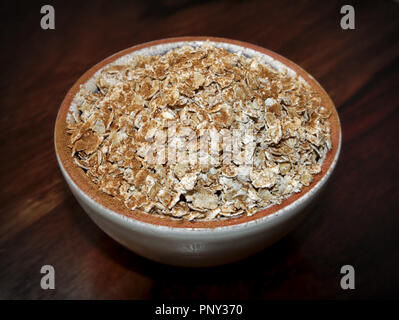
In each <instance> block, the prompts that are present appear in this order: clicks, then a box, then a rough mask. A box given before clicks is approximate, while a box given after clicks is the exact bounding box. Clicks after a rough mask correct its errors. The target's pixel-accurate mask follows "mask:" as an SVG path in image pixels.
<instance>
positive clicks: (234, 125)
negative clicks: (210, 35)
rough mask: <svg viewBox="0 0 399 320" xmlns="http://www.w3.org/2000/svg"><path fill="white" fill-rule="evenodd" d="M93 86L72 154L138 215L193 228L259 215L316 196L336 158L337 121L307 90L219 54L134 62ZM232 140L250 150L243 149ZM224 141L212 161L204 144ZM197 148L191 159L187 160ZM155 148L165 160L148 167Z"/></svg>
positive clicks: (78, 113) (209, 51)
mask: <svg viewBox="0 0 399 320" xmlns="http://www.w3.org/2000/svg"><path fill="white" fill-rule="evenodd" d="M95 81H96V88H95V90H89V89H87V88H85V87H84V86H82V87H81V88H80V91H79V92H78V94H77V95H76V97H75V99H74V106H73V108H71V111H70V115H69V117H68V124H67V132H68V134H70V145H69V146H70V148H71V150H72V156H73V157H74V161H75V163H76V165H77V166H79V167H80V168H82V170H84V172H85V174H86V175H87V177H88V179H90V180H91V181H92V182H93V183H94V184H96V185H97V186H98V188H99V189H100V190H102V191H103V192H104V193H106V194H108V195H110V196H112V197H114V198H116V199H119V200H120V201H121V203H123V204H124V205H125V206H126V207H127V208H129V209H131V210H142V211H144V212H147V213H150V214H156V215H161V216H165V215H167V216H172V217H175V218H179V219H188V220H213V219H219V218H228V217H233V216H238V215H252V214H255V213H256V212H257V211H259V210H260V209H263V208H266V207H269V206H271V205H273V204H277V203H281V201H282V200H284V199H285V198H287V197H289V196H290V195H292V194H293V193H295V192H299V191H300V190H301V189H302V188H303V186H308V185H309V184H310V183H311V181H312V179H313V177H314V175H315V174H317V173H319V172H320V170H321V164H322V162H323V160H324V158H325V156H326V153H327V152H328V150H330V149H331V140H330V127H329V122H328V118H329V116H330V112H329V110H327V109H326V108H324V107H323V105H322V104H321V98H320V96H319V95H318V94H317V93H316V92H315V91H314V90H313V89H312V88H311V87H310V86H309V85H307V84H306V83H305V82H304V81H302V80H300V79H299V78H298V77H296V76H292V75H291V76H290V75H289V74H288V73H287V72H281V71H279V72H278V71H277V70H275V69H274V68H273V67H272V66H270V65H268V64H267V63H265V62H262V61H261V60H259V58H247V57H245V56H243V55H241V54H236V53H231V52H229V51H227V50H225V49H221V48H216V47H214V46H212V45H211V44H209V43H205V44H203V45H202V46H201V47H190V46H185V47H182V48H178V49H173V50H171V51H169V52H168V53H166V54H164V55H154V56H132V57H130V58H129V59H128V60H126V62H125V63H124V64H112V65H110V66H108V67H105V68H104V69H103V70H102V71H101V72H100V73H99V74H98V75H96V79H95ZM171 129H173V130H171ZM170 132H173V133H172V134H171V133H170ZM232 132H235V133H237V132H238V133H239V135H238V136H239V137H240V138H241V139H240V141H238V142H237V143H236V144H235V145H234V148H235V149H234V148H233V147H229V146H228V144H229V143H230V141H231V140H232V139H230V138H231V137H232V136H233V137H234V135H232V134H231V133H232ZM249 133H251V134H252V135H249ZM214 136H219V138H220V137H221V139H220V140H219V141H223V143H224V144H223V148H222V147H221V148H220V149H221V150H220V152H211V153H210V152H207V150H205V149H204V148H203V147H201V145H200V138H205V141H207V140H206V139H208V140H211V139H212V138H213V137H214ZM248 137H254V139H250V138H248ZM223 138H225V139H223ZM229 139H230V140H229ZM233 140H234V139H233ZM226 143H227V147H226ZM220 144H222V143H221V142H220ZM232 144H233V143H231V145H232ZM187 145H189V146H190V148H191V149H190V152H191V153H190V156H184V155H187V154H188V152H186V151H184V150H186V149H184V148H180V149H179V146H183V147H184V146H187ZM154 146H155V147H156V148H157V149H156V150H157V152H156V154H157V155H159V154H164V155H166V157H165V159H162V157H161V159H157V161H153V160H154V159H153V158H152V161H149V159H150V158H148V157H147V156H148V155H149V154H150V153H151V155H153V152H152V151H151V152H150V153H149V150H154V149H151V148H154ZM171 146H172V147H173V146H175V148H176V149H178V150H179V152H180V153H179V158H176V161H168V152H169V154H171V153H170V152H171V151H170V150H171V149H170V148H171ZM225 147H226V148H225ZM181 150H183V151H181ZM244 151H245V152H244ZM182 155H183V156H182ZM193 155H194V159H196V161H193V160H192V159H193ZM240 156H241V157H240ZM190 157H191V158H190ZM242 159H244V160H245V161H244V162H245V163H243V162H242ZM226 160H229V161H226Z"/></svg>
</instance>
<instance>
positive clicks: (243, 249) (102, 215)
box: [54, 37, 341, 267]
mask: <svg viewBox="0 0 399 320" xmlns="http://www.w3.org/2000/svg"><path fill="white" fill-rule="evenodd" d="M206 40H209V41H210V42H211V43H212V44H214V45H215V46H218V47H224V48H226V49H228V50H230V51H234V52H237V51H241V52H242V53H243V54H245V55H247V56H254V55H262V56H263V58H264V59H265V60H266V61H267V62H268V63H270V64H271V65H273V66H274V67H276V68H281V67H285V68H288V70H290V71H292V72H295V73H296V74H298V75H299V76H300V77H302V78H303V79H304V80H305V81H306V82H307V83H308V84H309V85H310V86H312V87H313V88H314V89H315V90H316V91H317V92H318V93H319V94H320V96H321V98H322V103H323V105H324V106H325V107H327V108H330V109H331V111H332V115H331V117H330V123H331V140H332V150H331V151H330V152H329V153H328V154H327V157H326V159H325V160H324V162H323V165H322V170H321V172H320V173H319V174H317V175H316V176H315V177H314V179H313V181H312V183H311V184H310V185H309V186H308V187H304V188H303V189H302V191H301V192H299V193H296V194H294V195H292V196H291V197H289V198H288V199H286V200H285V201H283V202H282V203H281V204H280V205H275V206H272V207H269V208H267V209H265V210H262V211H259V212H258V213H256V214H255V215H253V216H251V217H240V218H231V219H227V220H222V221H205V222H189V221H178V220H174V219H171V218H158V217H154V216H152V215H149V214H146V213H143V212H139V211H135V212H133V213H132V211H129V210H127V209H126V210H122V209H120V206H117V205H116V204H115V205H114V204H113V203H112V201H104V197H106V196H105V194H103V193H102V192H101V191H99V190H98V189H97V188H96V187H95V186H93V185H92V184H91V183H90V181H88V179H87V178H86V177H85V175H84V174H83V173H82V170H81V169H78V168H77V167H76V166H75V164H74V163H73V159H72V157H71V153H70V149H68V147H67V146H66V138H65V135H66V134H65V122H66V117H67V113H68V110H69V108H70V105H71V101H72V99H73V98H74V95H75V94H76V92H77V91H78V90H79V87H80V86H81V85H84V84H86V83H89V82H90V79H91V78H92V77H93V75H94V74H95V73H96V72H97V71H99V70H100V69H101V68H103V67H104V66H106V65H108V64H109V63H112V62H114V61H116V60H118V59H120V58H123V57H124V56H126V55H135V54H144V55H146V54H160V53H163V52H166V51H168V50H171V49H173V48H176V47H180V46H182V45H185V44H189V45H199V44H201V43H202V42H204V41H206ZM54 139H55V150H56V154H57V160H58V163H59V166H60V169H61V172H62V174H63V176H64V178H65V181H66V182H67V184H68V186H69V187H70V189H71V191H72V193H73V195H74V196H75V198H76V199H77V201H78V202H79V203H80V205H81V206H82V207H83V209H84V210H85V211H86V212H87V214H88V215H89V216H90V218H91V219H92V220H93V221H94V222H95V223H96V224H97V225H98V226H99V227H100V228H101V229H102V230H103V231H104V232H105V233H106V234H108V235H109V236H110V237H111V238H113V239H115V240H116V241H117V242H119V243H120V244H122V245H123V246H125V247H126V248H128V249H130V250H132V251H133V252H135V253H137V254H139V255H141V256H143V257H146V258H148V259H151V260H154V261H157V262H160V263H165V264H170V265H177V266H190V267H203V266H214V265H220V264H225V263H230V262H234V261H237V260H239V259H242V258H245V257H248V256H249V255H252V254H254V253H256V252H259V251H261V250H263V249H264V248H266V247H268V246H270V245H271V244H273V243H274V242H276V241H278V240H279V239H281V238H282V237H283V236H285V235H286V234H287V233H289V232H290V231H292V230H293V229H294V228H295V227H296V226H297V225H298V223H299V222H300V221H301V220H302V219H303V218H304V217H305V215H306V213H307V212H308V211H309V210H307V209H308V208H309V207H310V206H311V205H312V204H313V203H314V202H315V200H316V198H317V197H318V196H319V194H320V193H321V192H322V190H323V189H324V187H325V186H326V183H327V182H328V180H329V178H330V177H331V174H332V172H333V170H334V168H335V166H336V163H337V160H338V156H339V152H340V147H341V127H340V123H339V118H338V114H337V112H336V109H335V107H334V104H333V102H332V101H331V99H330V98H329V96H328V95H327V93H326V92H325V91H324V90H323V88H322V87H321V86H320V84H319V83H318V82H317V81H316V80H315V79H314V78H313V77H312V76H311V75H309V74H308V73H307V72H306V71H304V70H303V69H302V68H300V67H299V66H297V65H296V64H295V63H293V62H291V61H289V60H288V59H286V58H284V57H282V56H280V55H278V54H276V53H274V52H272V51H269V50H267V49H264V48H261V47H258V46H255V45H252V44H249V43H245V42H240V41H235V40H230V39H223V38H212V37H184V38H171V39H164V40H158V41H153V42H148V43H144V44H141V45H137V46H134V47H131V48H129V49H126V50H123V51H121V52H119V53H117V54H115V55H113V56H111V57H109V58H107V59H105V60H103V61H102V62H100V63H99V64H97V65H95V66H94V67H92V68H91V69H90V70H88V71H87V72H86V73H85V74H84V75H83V76H82V77H81V78H80V79H79V80H78V81H77V82H76V83H75V84H74V85H73V87H72V88H71V89H70V90H69V92H68V93H67V95H66V97H65V99H64V100H63V102H62V104H61V107H60V110H59V113H58V116H57V120H56V126H55V136H54Z"/></svg>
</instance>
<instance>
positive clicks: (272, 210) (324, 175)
mask: <svg viewBox="0 0 399 320" xmlns="http://www.w3.org/2000/svg"><path fill="white" fill-rule="evenodd" d="M204 41H209V42H210V43H211V44H213V45H215V46H216V47H221V48H225V49H227V50H229V51H231V52H241V54H243V55H245V56H248V57H253V56H257V57H259V58H261V59H262V60H263V61H264V62H266V63H268V64H270V65H271V66H273V67H274V68H276V69H277V70H284V69H285V70H287V71H288V72H289V73H292V74H297V75H298V76H299V77H300V78H302V79H303V80H304V81H305V82H307V83H308V84H309V85H310V86H311V87H312V88H313V89H314V90H316V91H317V92H318V93H319V95H320V97H321V99H322V103H323V106H325V107H326V108H328V109H330V110H331V111H332V113H331V116H330V118H329V121H330V128H331V143H332V149H331V150H330V151H329V152H328V153H327V155H326V158H325V160H324V162H323V165H322V168H321V172H320V173H318V174H317V175H315V176H314V178H313V181H312V183H311V184H310V185H309V186H307V187H303V188H302V190H301V192H299V193H296V194H293V195H291V196H290V197H289V198H287V199H285V200H284V201H283V202H282V203H281V204H278V205H273V206H271V207H268V208H266V209H264V210H261V211H259V212H258V213H256V214H255V215H253V216H241V217H237V218H228V219H226V220H217V221H196V222H191V221H186V220H177V219H173V218H169V217H158V216H154V215H150V214H147V213H144V212H141V211H138V210H134V211H131V210H129V209H127V208H125V207H124V206H122V205H121V204H120V203H119V201H118V200H115V199H114V198H112V197H111V196H108V195H106V194H105V193H103V192H102V191H100V190H99V189H98V188H97V186H96V185H94V184H93V183H92V182H91V181H90V180H89V179H88V178H87V177H86V176H85V174H84V173H83V171H82V170H81V169H80V168H78V167H77V166H76V165H75V164H74V162H73V158H72V156H71V151H70V149H69V147H68V146H67V144H68V143H67V141H68V135H67V133H66V120H67V117H68V111H69V110H70V108H74V106H75V101H74V97H75V94H76V93H77V91H78V90H79V88H80V86H81V85H83V86H86V87H87V88H89V89H90V88H94V86H95V80H94V78H95V77H96V75H97V74H98V73H99V72H101V70H102V68H104V67H106V66H108V65H110V64H113V63H116V64H117V63H120V62H124V61H126V60H127V59H129V58H130V57H132V56H134V55H154V54H162V53H165V52H167V51H169V50H172V49H174V48H176V47H181V46H183V45H191V46H194V47H196V46H200V45H202V44H203V43H204ZM340 145H341V128H340V123H339V118H338V114H337V111H336V109H335V107H334V104H333V102H332V101H331V99H330V97H329V96H328V94H327V93H326V92H325V91H324V89H323V88H322V87H321V86H320V84H319V83H318V82H317V81H316V80H315V79H314V78H313V77H312V76H311V75H309V74H308V73H307V72H306V71H304V70H303V69H302V68H300V67H299V66H297V65H296V64H295V63H293V62H291V61H290V60H288V59H286V58H284V57H282V56H280V55H278V54H277V53H274V52H272V51H269V50H267V49H264V48H261V47H258V46H255V45H252V44H248V43H245V42H240V41H235V40H230V39H224V38H212V37H185V38H171V39H164V40H158V41H153V42H148V43H144V44H141V45H138V46H134V47H131V48H128V49H126V50H123V51H121V52H119V53H116V54H114V55H112V56H110V57H108V58H106V59H104V60H103V61H101V62H100V63H98V64H97V65H95V66H93V67H92V68H91V69H90V70H88V71H87V72H86V73H85V74H83V76H82V77H81V78H79V79H78V81H77V82H76V83H75V84H74V85H73V86H72V88H71V89H70V90H69V92H68V93H67V95H66V97H65V98H64V100H63V102H62V104H61V107H60V110H59V113H58V116H57V120H56V126H55V149H56V153H57V157H58V160H59V163H60V165H61V166H62V168H63V169H64V171H65V172H66V174H67V175H68V178H70V179H71V180H72V181H73V183H74V184H75V185H76V186H77V187H78V188H79V189H80V190H81V191H82V192H83V193H84V194H86V195H88V196H89V197H90V198H91V199H92V200H93V201H95V202H96V203H98V204H100V205H101V206H103V207H105V208H107V209H110V210H112V211H114V212H116V213H118V214H122V215H124V216H126V217H128V218H130V219H134V220H138V221H141V222H145V223H151V224H155V225H161V226H168V227H173V228H219V227H224V226H232V225H236V224H242V223H247V222H250V221H254V220H258V219H262V218H265V217H267V216H269V215H272V214H279V212H280V213H281V211H282V209H283V208H285V207H287V206H290V207H291V206H294V205H295V203H296V202H297V201H298V200H300V199H301V198H303V197H306V195H307V194H308V193H311V191H312V189H313V191H315V190H316V189H317V188H321V186H322V185H323V184H324V183H325V182H326V181H327V179H328V177H329V176H330V174H331V172H332V170H333V169H334V166H335V163H336V161H337V158H338V155H339V150H340Z"/></svg>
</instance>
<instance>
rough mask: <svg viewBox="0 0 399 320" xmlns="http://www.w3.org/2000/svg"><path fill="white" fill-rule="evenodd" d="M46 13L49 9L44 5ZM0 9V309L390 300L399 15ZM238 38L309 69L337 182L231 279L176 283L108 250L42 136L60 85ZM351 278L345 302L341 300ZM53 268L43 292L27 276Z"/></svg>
mask: <svg viewBox="0 0 399 320" xmlns="http://www.w3.org/2000/svg"><path fill="white" fill-rule="evenodd" d="M46 3H47V2H46ZM48 4H52V5H53V6H54V8H55V18H56V29H55V30H42V29H41V28H40V19H41V17H42V15H41V14H40V7H41V5H43V2H31V1H29V2H27V3H24V2H19V1H2V3H1V5H0V7H1V17H2V27H1V32H2V33H1V43H2V48H1V52H0V57H1V62H2V63H1V65H2V70H1V74H2V76H1V78H0V83H1V86H0V87H1V94H0V102H1V103H0V108H1V109H0V112H1V114H0V115H1V117H0V133H1V134H0V147H1V149H0V178H1V185H0V186H1V192H0V203H1V205H0V212H1V215H0V298H3V299H99V298H102V299H149V298H172V299H173V298H183V299H184V298H226V299H230V298H231V299H233V298H244V299H247V298H248V299H354V298H355V299H356V298H397V297H399V250H398V245H399V212H398V211H399V210H398V207H399V201H398V196H399V192H398V177H399V175H398V173H399V172H398V167H399V161H398V160H399V147H398V145H399V142H398V141H399V134H398V131H399V121H398V120H399V117H398V106H399V86H398V84H399V59H398V57H399V41H398V40H399V3H398V2H395V1H359V2H355V3H352V4H353V6H354V8H355V14H356V20H355V23H356V24H355V27H356V29H355V30H343V29H341V27H340V19H341V17H342V15H341V14H340V8H341V6H342V5H344V4H347V1H317V0H309V1H288V0H285V1H267V2H266V1H264V2H263V1H235V2H228V1H216V2H200V1H184V0H182V1H148V2H147V1H142V2H140V3H133V2H128V1H117V0H113V1H62V2H61V1H59V2H55V1H48ZM183 35H209V36H221V37H228V38H235V39H238V40H243V41H248V42H252V43H254V44H257V45H260V46H264V47H266V48H269V49H271V50H274V51H276V52H278V53H280V54H282V55H284V56H286V57H287V58H289V59H291V60H293V61H294V62H296V63H298V64H299V65H301V66H302V67H303V68H305V69H306V70H307V71H309V72H310V73H311V74H312V75H313V76H314V77H315V78H316V79H318V80H319V81H320V83H321V84H322V85H323V86H324V88H325V89H326V90H327V92H328V93H329V94H330V95H331V97H332V99H333V101H334V102H335V104H336V106H337V108H338V111H339V115H340V118H341V121H342V127H343V148H342V154H341V158H340V161H339V164H338V166H337V169H336V173H335V175H334V176H333V178H332V179H331V183H330V184H329V187H328V189H327V190H326V192H325V193H324V195H323V196H322V198H321V199H320V202H319V203H318V206H317V208H316V209H315V210H314V212H313V213H312V214H311V215H310V216H309V218H308V219H307V220H306V221H305V222H304V223H303V224H302V225H301V226H300V227H299V228H298V229H296V230H295V231H294V232H293V233H291V234H290V235H289V236H287V237H286V238H284V239H283V240H282V241H280V242H278V243H277V244H275V245H274V246H272V247H270V248H269V249H266V250H264V251H263V252H261V253H259V254H257V255H255V256H253V257H251V258H249V259H246V260H244V261H241V262H238V263H236V264H233V265H228V266H223V267H218V268H212V269H183V268H174V267H169V266H164V265H160V264H156V263H153V262H151V261H148V260H146V259H144V258H141V257H139V256H137V255H135V254H133V253H131V252H129V251H128V250H126V249H124V248H123V247H121V246H120V245H118V244H117V243H116V242H114V241H113V240H112V239H110V238H109V237H108V236H106V235H105V234H104V233H103V232H102V231H101V230H99V229H98V228H97V227H96V225H95V224H94V223H93V222H92V221H91V220H90V219H89V218H88V216H87V215H86V214H85V213H84V211H83V210H82V209H81V207H80V206H79V205H78V203H77V202H76V200H75V199H74V197H73V196H72V194H71V192H70V191H69V189H68V187H67V185H66V184H65V182H64V181H63V178H62V176H61V173H60V171H59V169H58V167H57V163H56V159H55V154H54V147H53V129H54V122H55V117H56V114H57V110H58V106H59V104H60V102H61V101H62V99H63V96H64V95H65V93H66V92H67V90H68V89H69V87H70V86H71V85H72V84H73V83H74V82H75V81H76V80H77V78H78V77H79V76H80V75H81V74H82V73H83V72H84V71H86V70H87V69H88V68H90V67H91V66H92V65H93V64H95V63H97V62H99V61H100V60H102V59H103V58H105V57H107V56H109V55H111V54H113V53H115V52H117V51H119V50H121V49H124V48H127V47H130V46H132V45H135V44H139V43H141V42H145V41H149V40H155V39H160V38H165V37H171V36H183ZM346 264H349V265H352V266H353V267H354V269H355V272H356V277H355V279H356V289H355V290H345V291H344V290H342V289H341V287H340V280H341V277H342V276H343V275H342V274H340V269H341V266H343V265H346ZM43 265H52V266H54V268H55V272H56V277H55V284H56V289H55V290H47V291H45V290H42V289H41V287H40V279H41V276H42V275H41V274H40V268H41V266H43Z"/></svg>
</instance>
